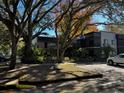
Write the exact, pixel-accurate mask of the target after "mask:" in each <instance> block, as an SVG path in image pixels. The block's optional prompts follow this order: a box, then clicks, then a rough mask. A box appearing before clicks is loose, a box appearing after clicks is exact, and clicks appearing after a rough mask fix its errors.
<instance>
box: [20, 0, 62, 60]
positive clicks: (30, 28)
mask: <svg viewBox="0 0 124 93" xmlns="http://www.w3.org/2000/svg"><path fill="white" fill-rule="evenodd" d="M53 1H54V0H51V1H50V0H27V1H25V0H24V1H23V2H22V6H23V7H24V13H25V12H26V14H27V16H28V22H27V26H26V30H24V32H23V35H22V36H23V38H24V42H25V47H24V56H23V58H22V59H23V61H25V62H32V61H35V59H34V58H33V51H32V40H33V39H34V38H35V37H37V36H38V35H40V34H41V33H42V31H43V30H45V29H46V28H49V27H51V24H52V22H53V21H54V20H52V19H51V17H50V16H51V15H50V11H51V10H52V9H54V8H55V7H56V5H58V4H59V3H60V2H61V1H62V0H56V1H54V2H53ZM27 10H28V11H27Z"/></svg>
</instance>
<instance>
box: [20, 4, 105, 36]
mask: <svg viewBox="0 0 124 93" xmlns="http://www.w3.org/2000/svg"><path fill="white" fill-rule="evenodd" d="M18 9H19V10H20V14H21V13H23V12H24V7H23V5H22V4H21V3H20V4H19V6H18ZM92 19H93V22H100V23H102V22H103V23H104V22H107V19H106V18H105V17H103V16H102V15H98V14H96V15H93V17H92ZM97 28H98V30H99V31H104V30H105V26H103V25H99V26H97ZM43 32H46V33H48V35H50V36H55V32H54V30H49V29H46V30H45V31H43Z"/></svg>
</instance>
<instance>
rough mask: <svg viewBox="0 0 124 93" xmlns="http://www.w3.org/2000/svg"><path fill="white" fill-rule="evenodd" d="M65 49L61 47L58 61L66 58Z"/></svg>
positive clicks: (60, 61)
mask: <svg viewBox="0 0 124 93" xmlns="http://www.w3.org/2000/svg"><path fill="white" fill-rule="evenodd" d="M64 54H65V50H63V49H59V55H58V56H57V61H58V63H62V62H63V60H64Z"/></svg>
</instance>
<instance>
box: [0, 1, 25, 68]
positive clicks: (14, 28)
mask: <svg viewBox="0 0 124 93" xmlns="http://www.w3.org/2000/svg"><path fill="white" fill-rule="evenodd" d="M19 3H20V0H2V1H1V3H0V21H1V22H2V23H3V24H5V25H6V27H7V28H8V33H9V34H10V38H11V51H12V54H11V63H10V69H13V68H14V67H15V64H16V52H17V43H18V40H19V38H20V36H21V34H22V31H23V28H24V27H25V24H26V20H25V17H24V15H21V14H20V12H19V9H18V6H19ZM21 17H23V18H21ZM22 23H23V24H22Z"/></svg>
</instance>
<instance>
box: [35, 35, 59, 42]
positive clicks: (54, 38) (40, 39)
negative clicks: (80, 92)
mask: <svg viewBox="0 0 124 93" xmlns="http://www.w3.org/2000/svg"><path fill="white" fill-rule="evenodd" d="M37 40H38V41H43V42H45V41H46V42H56V41H57V38H56V37H41V36H40V37H38V38H37Z"/></svg>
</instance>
